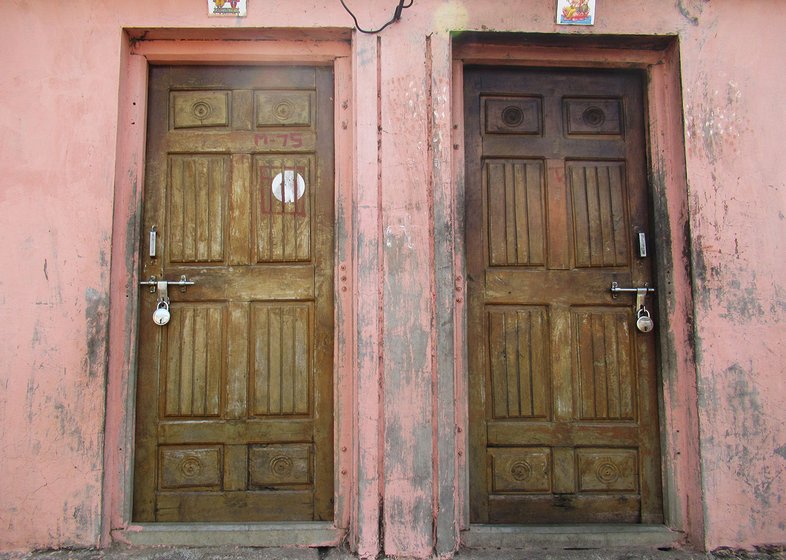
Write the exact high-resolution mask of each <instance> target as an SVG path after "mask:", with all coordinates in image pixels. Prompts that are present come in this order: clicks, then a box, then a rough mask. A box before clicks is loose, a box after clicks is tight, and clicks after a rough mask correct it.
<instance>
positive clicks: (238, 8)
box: [207, 0, 247, 17]
mask: <svg viewBox="0 0 786 560" xmlns="http://www.w3.org/2000/svg"><path fill="white" fill-rule="evenodd" d="M246 2H247V0H207V15H209V16H211V17H246Z"/></svg>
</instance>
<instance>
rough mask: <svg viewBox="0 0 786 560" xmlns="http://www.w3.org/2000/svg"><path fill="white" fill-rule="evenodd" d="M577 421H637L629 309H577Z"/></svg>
mask: <svg viewBox="0 0 786 560" xmlns="http://www.w3.org/2000/svg"><path fill="white" fill-rule="evenodd" d="M572 315H573V317H572V320H571V323H572V324H573V328H574V335H573V338H574V344H573V348H574V351H575V354H576V355H575V372H576V382H575V385H576V387H577V389H578V395H577V401H578V404H579V410H578V414H577V417H578V418H581V419H582V420H611V419H614V420H631V421H632V420H634V419H635V402H636V399H637V391H636V379H635V374H634V369H633V368H634V356H633V350H632V345H631V336H632V333H631V323H632V320H631V313H630V312H629V311H628V310H625V309H622V310H621V309H614V308H607V309H581V308H579V309H574V310H573V313H572Z"/></svg>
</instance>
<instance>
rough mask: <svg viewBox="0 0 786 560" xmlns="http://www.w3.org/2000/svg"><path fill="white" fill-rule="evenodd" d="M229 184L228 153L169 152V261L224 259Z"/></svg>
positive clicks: (210, 261)
mask: <svg viewBox="0 0 786 560" xmlns="http://www.w3.org/2000/svg"><path fill="white" fill-rule="evenodd" d="M228 185H229V158H228V157H227V156H210V155H173V156H170V158H169V189H168V193H169V228H168V229H169V260H170V262H173V263H213V262H221V261H223V260H224V225H225V220H224V215H225V212H224V209H225V207H226V203H225V197H226V192H227V188H228Z"/></svg>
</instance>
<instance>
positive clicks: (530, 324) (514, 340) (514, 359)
mask: <svg viewBox="0 0 786 560" xmlns="http://www.w3.org/2000/svg"><path fill="white" fill-rule="evenodd" d="M548 339H549V330H548V314H547V310H546V309H544V308H542V307H541V308H538V307H533V308H519V309H505V308H503V309H494V307H493V306H492V307H490V310H489V312H488V347H489V362H490V368H491V387H492V399H493V405H492V409H493V414H494V417H495V418H545V417H546V416H547V415H548V411H549V407H548V397H549V392H550V391H549V387H550V384H551V376H550V374H549V364H548V362H549V360H548Z"/></svg>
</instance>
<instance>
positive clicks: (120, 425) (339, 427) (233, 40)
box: [100, 29, 354, 547]
mask: <svg viewBox="0 0 786 560" xmlns="http://www.w3.org/2000/svg"><path fill="white" fill-rule="evenodd" d="M193 31H194V30H166V29H155V30H145V29H124V30H123V32H122V37H121V44H120V59H121V63H120V77H119V91H118V94H119V97H118V129H117V145H116V160H115V177H114V211H113V229H112V262H111V267H110V270H111V272H110V293H111V295H110V302H111V303H110V324H109V367H108V373H107V389H106V395H107V396H106V419H105V428H104V433H105V438H104V481H103V482H104V484H103V495H102V501H103V503H102V506H103V507H102V523H101V525H102V528H101V540H100V544H101V546H102V547H107V546H110V545H111V544H112V543H113V542H114V541H117V542H121V543H126V544H183V545H188V544H192V545H198V544H213V545H217V544H232V545H257V546H285V545H300V546H335V545H338V544H339V543H341V542H342V540H343V539H344V538H345V535H346V532H347V529H348V527H349V519H350V508H351V505H352V500H351V485H350V482H351V481H350V479H349V477H348V476H346V473H348V472H351V471H352V456H351V454H350V453H347V452H346V450H348V449H352V448H353V415H352V409H353V401H354V392H353V391H352V390H348V389H347V388H351V387H354V382H353V381H354V380H353V376H354V373H353V370H352V357H353V350H352V348H351V341H352V339H353V338H352V332H353V331H352V329H353V325H354V320H353V308H352V299H351V295H352V293H353V289H352V287H353V285H354V279H353V275H352V274H351V271H353V270H354V267H353V266H352V262H351V258H352V247H351V242H352V241H351V240H352V224H353V217H352V204H351V201H352V193H353V186H354V182H353V180H352V169H353V159H352V153H353V150H352V147H353V130H352V127H350V126H340V125H339V123H347V122H351V116H352V109H351V105H352V104H351V101H352V67H351V45H350V33H349V30H343V29H331V30H325V31H319V30H316V31H315V30H294V29H293V30H267V31H260V30H248V29H247V30H232V29H226V30H218V29H210V30H205V33H204V34H202V33H200V34H196V35H195V34H194V33H193ZM205 38H207V40H205ZM281 63H283V64H308V65H318V66H331V67H332V68H333V71H334V92H333V95H334V101H333V106H334V111H333V115H334V123H335V126H334V130H335V133H334V134H335V137H334V159H335V174H334V196H335V222H334V227H335V229H336V232H337V233H336V238H335V243H334V251H335V259H334V278H335V280H334V298H335V300H334V301H335V311H334V329H335V330H334V333H335V336H334V361H333V395H334V397H333V398H334V419H333V434H334V449H335V450H336V451H335V452H334V496H333V499H334V518H333V521H332V522H326V523H319V522H308V523H286V524H284V523H280V524H277V523H254V524H250V525H252V526H251V527H249V524H230V525H229V526H227V525H226V524H222V525H223V528H222V530H220V531H219V530H217V526H216V525H212V524H210V523H203V524H148V525H134V524H132V522H131V519H132V517H131V508H132V498H133V487H132V485H133V468H134V423H135V401H136V359H137V334H138V333H137V317H138V312H139V306H138V301H139V297H138V295H139V250H140V235H141V231H140V228H141V222H142V208H143V206H142V203H143V200H142V197H143V192H144V177H145V157H146V146H145V144H146V133H147V89H148V69H149V66H150V65H151V64H167V65H169V64H194V65H206V64H228V65H230V64H231V65H265V64H271V65H274V64H281ZM339 232H340V233H341V235H339ZM339 272H340V274H339ZM339 279H340V280H339ZM339 387H341V388H342V390H341V391H339V390H338V388H339ZM339 449H340V450H342V452H338V450H339ZM164 525H167V527H163V526H164ZM195 529H196V531H195Z"/></svg>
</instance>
